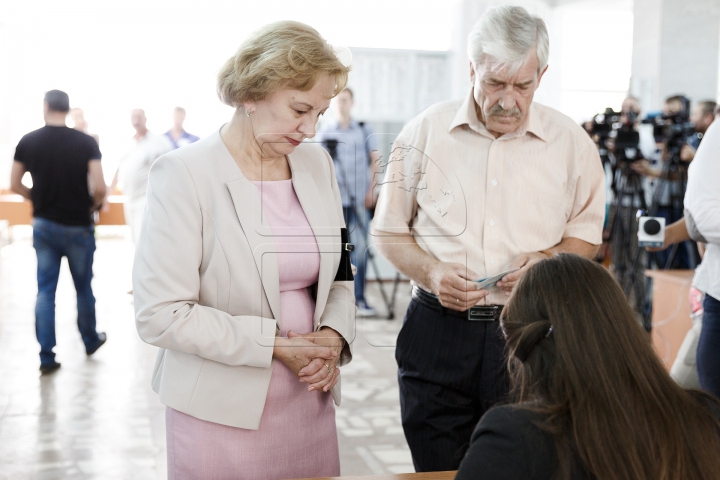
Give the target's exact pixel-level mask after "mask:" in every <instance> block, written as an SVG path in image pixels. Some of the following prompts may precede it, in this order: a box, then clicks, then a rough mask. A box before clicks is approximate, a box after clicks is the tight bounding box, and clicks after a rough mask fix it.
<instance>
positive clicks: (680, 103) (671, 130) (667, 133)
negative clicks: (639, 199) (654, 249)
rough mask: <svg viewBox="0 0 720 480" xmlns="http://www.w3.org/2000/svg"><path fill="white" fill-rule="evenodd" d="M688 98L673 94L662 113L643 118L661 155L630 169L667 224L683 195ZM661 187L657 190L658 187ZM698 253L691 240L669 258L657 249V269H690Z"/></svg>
mask: <svg viewBox="0 0 720 480" xmlns="http://www.w3.org/2000/svg"><path fill="white" fill-rule="evenodd" d="M689 117H690V100H688V99H687V97H685V96H683V95H674V96H672V97H669V98H668V99H666V100H665V104H664V105H663V109H662V114H661V115H659V116H657V117H653V118H649V119H647V120H645V121H644V122H646V123H651V124H652V125H653V131H654V132H653V135H654V137H655V140H656V142H658V144H659V145H660V154H659V155H658V156H657V157H656V158H655V159H653V160H651V161H644V160H643V161H640V162H635V163H634V164H633V165H631V168H632V169H633V170H635V171H636V172H638V173H640V174H641V175H644V176H645V177H646V179H647V181H646V187H645V191H646V193H647V196H648V202H647V203H648V205H649V207H650V209H651V210H652V209H653V208H655V209H656V211H655V213H654V214H655V215H656V216H659V217H663V218H665V221H666V223H667V224H671V223H673V222H676V221H678V220H679V219H681V218H682V214H683V196H684V191H685V185H686V169H687V162H685V161H683V160H682V158H681V157H682V155H681V152H682V148H683V147H684V146H686V145H687V142H688V140H689V139H690V138H691V137H692V136H693V135H694V134H695V130H694V127H693V125H692V124H691V123H689ZM658 189H660V191H659V192H658V191H657V190H658ZM699 256H700V255H699V253H698V250H697V246H696V245H695V243H694V242H692V241H688V242H685V244H684V245H683V246H682V247H681V248H679V249H677V252H676V255H674V257H673V258H670V254H669V252H664V251H663V252H658V253H657V255H656V261H657V264H658V266H659V267H660V268H673V269H693V268H695V267H696V266H697V264H698V259H699Z"/></svg>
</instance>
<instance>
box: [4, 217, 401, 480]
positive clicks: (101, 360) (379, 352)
mask: <svg viewBox="0 0 720 480" xmlns="http://www.w3.org/2000/svg"><path fill="white" fill-rule="evenodd" d="M15 230H16V231H15V241H14V242H13V243H12V244H11V245H8V246H5V247H4V248H2V250H0V479H13V480H15V479H91V478H92V479H128V478H132V479H133V480H142V479H164V478H166V469H165V433H164V432H165V420H164V407H163V406H162V405H161V404H160V402H159V401H158V399H157V396H156V395H155V393H154V392H153V391H152V390H151V388H150V374H151V370H152V365H153V362H154V359H155V350H156V349H155V347H152V346H150V345H146V344H144V343H143V342H142V341H141V340H140V339H139V338H138V337H137V334H136V332H135V326H134V321H133V308H132V303H131V301H130V296H129V295H127V293H126V292H127V290H129V288H130V271H131V267H132V249H131V247H130V246H129V244H127V243H126V242H125V241H124V240H123V239H122V237H121V236H118V234H122V231H121V230H120V231H118V230H111V229H107V230H105V231H101V232H99V233H100V238H99V240H98V250H97V253H96V257H95V258H96V260H95V279H94V283H93V286H94V289H95V295H96V298H97V315H98V329H99V330H100V331H106V332H107V333H108V343H107V344H106V345H105V346H103V347H102V348H101V349H100V350H99V351H98V352H97V353H96V354H95V355H94V356H93V357H91V358H88V357H86V355H85V352H84V349H83V345H82V342H81V340H80V336H79V333H78V331H77V327H76V325H75V321H76V316H75V315H76V314H75V298H74V297H75V293H74V289H73V286H72V281H71V279H70V274H69V271H68V270H67V268H66V267H64V268H63V270H62V273H61V277H60V284H59V286H58V292H57V314H56V324H57V338H58V346H57V347H56V349H55V351H56V353H57V360H58V361H60V362H62V368H61V369H60V370H59V371H58V372H56V373H54V374H52V375H49V376H40V374H39V372H38V370H37V368H38V365H39V359H38V355H37V351H38V345H37V342H36V340H35V332H34V313H33V312H34V304H35V295H36V292H37V287H36V283H35V254H34V250H33V249H32V246H31V242H30V240H29V236H28V234H29V229H28V230H23V229H22V228H17V227H16V229H15ZM368 298H369V299H370V301H371V302H373V301H374V302H373V303H374V304H375V305H378V306H379V305H380V304H381V302H380V301H379V295H378V291H377V285H370V286H369V294H368ZM408 299H409V287H408V285H407V284H401V288H400V291H399V294H398V302H397V309H396V316H395V320H392V321H388V320H380V319H372V320H371V319H367V320H363V319H360V320H358V336H357V338H356V340H355V357H354V360H353V362H352V363H351V364H349V365H347V366H346V367H345V368H344V369H343V373H342V375H343V404H342V406H341V407H339V408H338V409H337V424H338V437H339V442H340V456H341V465H342V474H343V475H370V474H381V473H390V472H408V471H412V461H411V458H410V453H409V450H408V448H407V444H406V442H405V438H404V436H403V434H402V427H401V426H400V418H399V417H400V411H399V404H398V389H397V377H396V364H395V360H394V356H393V355H394V344H395V338H396V336H397V332H398V330H399V328H400V324H401V322H402V316H403V315H402V313H403V311H404V309H405V307H406V305H407V302H408Z"/></svg>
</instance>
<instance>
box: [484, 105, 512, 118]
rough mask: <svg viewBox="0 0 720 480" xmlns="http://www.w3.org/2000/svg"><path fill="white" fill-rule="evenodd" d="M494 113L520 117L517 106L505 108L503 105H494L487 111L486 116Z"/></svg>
mask: <svg viewBox="0 0 720 480" xmlns="http://www.w3.org/2000/svg"><path fill="white" fill-rule="evenodd" d="M493 115H502V116H503V117H515V118H520V110H519V109H518V108H517V107H515V108H511V109H510V110H505V109H504V108H502V107H501V106H499V105H495V106H494V107H492V108H491V109H490V110H488V111H487V112H486V113H485V116H487V117H491V116H493Z"/></svg>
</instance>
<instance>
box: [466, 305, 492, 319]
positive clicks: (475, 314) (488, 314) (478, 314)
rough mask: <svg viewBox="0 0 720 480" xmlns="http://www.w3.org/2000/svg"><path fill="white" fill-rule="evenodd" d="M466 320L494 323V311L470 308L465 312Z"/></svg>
mask: <svg viewBox="0 0 720 480" xmlns="http://www.w3.org/2000/svg"><path fill="white" fill-rule="evenodd" d="M467 319H468V320H471V321H475V322H494V321H495V311H494V310H493V309H489V308H483V307H472V308H470V310H468V311H467Z"/></svg>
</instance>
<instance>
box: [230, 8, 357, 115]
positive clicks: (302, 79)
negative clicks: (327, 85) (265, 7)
mask: <svg viewBox="0 0 720 480" xmlns="http://www.w3.org/2000/svg"><path fill="white" fill-rule="evenodd" d="M349 71H350V67H346V66H345V65H343V63H342V62H341V61H340V60H339V59H338V57H337V55H336V54H335V52H334V51H333V49H332V47H331V46H330V44H328V43H327V42H326V41H325V39H324V38H322V37H321V36H320V34H319V33H318V32H317V30H315V29H314V28H312V27H310V26H308V25H305V24H304V23H300V22H293V21H282V22H276V23H271V24H269V25H265V26H264V27H263V28H261V29H260V30H258V31H257V32H255V33H253V34H252V35H251V36H250V38H248V39H247V40H245V41H244V42H243V44H242V45H240V48H239V49H238V51H237V52H236V53H235V55H233V56H232V57H231V58H230V59H228V61H227V62H225V65H223V67H222V68H221V69H220V72H219V73H218V78H217V94H218V97H220V100H221V101H222V102H223V103H224V104H226V105H229V106H231V107H235V108H237V107H239V106H241V105H242V104H243V103H244V102H246V101H259V100H263V99H264V98H266V97H267V96H268V95H270V94H272V93H275V92H276V91H278V90H281V89H284V88H291V89H294V90H300V91H305V92H306V91H308V90H310V89H312V88H313V86H314V85H315V82H316V81H317V79H318V77H319V76H320V75H322V74H329V75H332V76H334V77H335V92H334V93H333V96H335V95H337V94H338V93H340V92H341V91H342V90H343V89H344V88H345V85H346V84H347V81H348V72H349Z"/></svg>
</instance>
